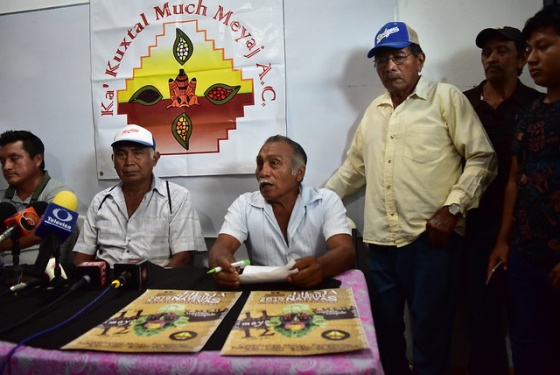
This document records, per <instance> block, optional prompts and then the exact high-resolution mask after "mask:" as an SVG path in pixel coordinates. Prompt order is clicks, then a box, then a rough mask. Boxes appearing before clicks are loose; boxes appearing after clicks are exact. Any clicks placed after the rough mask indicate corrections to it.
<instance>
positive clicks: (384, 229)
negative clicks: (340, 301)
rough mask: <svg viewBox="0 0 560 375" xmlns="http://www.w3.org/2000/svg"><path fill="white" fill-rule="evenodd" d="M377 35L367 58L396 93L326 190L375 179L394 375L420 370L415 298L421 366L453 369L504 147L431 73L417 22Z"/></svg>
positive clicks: (384, 337)
mask: <svg viewBox="0 0 560 375" xmlns="http://www.w3.org/2000/svg"><path fill="white" fill-rule="evenodd" d="M374 42H375V44H374V47H373V48H372V49H371V50H370V51H369V53H368V54H367V56H368V57H369V58H372V57H373V58H374V62H375V68H376V71H377V74H378V75H379V78H380V79H381V82H382V83H383V86H384V87H385V88H386V89H387V92H385V93H384V94H383V95H381V96H379V97H378V98H376V99H375V100H374V101H373V102H372V103H371V104H370V106H369V107H368V109H367V110H366V112H365V114H364V116H363V118H362V121H361V123H360V125H359V127H358V129H357V131H356V133H355V135H354V139H353V142H352V145H351V146H350V149H349V150H348V153H347V158H346V160H345V161H344V163H343V164H342V166H341V167H340V168H339V169H338V171H336V172H335V174H334V175H333V176H332V177H331V178H330V179H329V181H328V182H327V184H326V187H327V188H329V189H331V190H334V191H335V192H337V193H338V194H339V195H340V196H341V197H342V198H344V197H346V196H347V195H349V194H351V193H353V192H356V191H358V190H359V189H361V188H362V187H363V186H365V210H364V211H365V218H364V231H363V233H364V236H363V237H364V242H366V243H368V244H369V250H370V251H369V260H368V262H369V270H370V272H369V275H368V277H369V284H370V285H369V286H370V297H371V304H372V312H373V317H374V322H375V327H376V332H377V338H378V344H379V351H380V354H381V361H382V363H383V368H384V370H385V372H386V374H388V375H391V374H407V373H411V369H410V366H409V364H408V361H407V359H406V355H405V354H406V341H405V338H404V330H405V323H404V319H403V313H404V306H405V302H406V303H408V306H409V308H410V312H411V316H412V318H413V320H414V330H413V332H414V337H413V369H414V373H415V374H432V375H433V374H444V373H447V372H448V371H449V357H450V355H449V354H450V346H451V331H452V323H453V315H454V295H455V294H456V285H457V280H458V275H459V265H460V258H461V255H460V251H461V247H462V246H461V242H462V236H463V234H464V216H465V214H466V212H467V211H468V210H469V209H471V208H474V207H476V206H477V205H478V202H479V200H480V197H481V195H482V193H483V192H484V190H485V189H486V187H487V186H488V185H489V184H490V182H491V181H492V179H493V178H494V176H495V173H496V169H497V165H496V158H495V153H494V150H493V148H492V145H491V143H490V141H489V139H488V137H487V136H486V133H485V132H484V129H483V127H482V124H481V123H480V121H479V119H478V117H477V115H476V113H475V112H474V110H473V108H472V106H471V105H470V103H469V102H468V100H467V98H466V97H465V96H464V95H463V94H462V92H461V91H460V90H459V89H458V88H456V87H454V86H451V85H449V84H446V83H436V82H429V81H428V80H427V79H425V78H424V77H422V76H421V74H420V73H421V71H422V67H423V66H424V62H425V60H426V56H425V54H424V52H423V51H422V48H421V47H420V42H419V40H418V34H417V33H416V32H415V31H414V30H413V29H412V28H411V27H410V26H408V25H407V24H405V23H403V22H390V23H388V24H386V25H385V26H383V27H382V28H381V29H380V30H379V32H378V33H377V34H376V36H375V41H374Z"/></svg>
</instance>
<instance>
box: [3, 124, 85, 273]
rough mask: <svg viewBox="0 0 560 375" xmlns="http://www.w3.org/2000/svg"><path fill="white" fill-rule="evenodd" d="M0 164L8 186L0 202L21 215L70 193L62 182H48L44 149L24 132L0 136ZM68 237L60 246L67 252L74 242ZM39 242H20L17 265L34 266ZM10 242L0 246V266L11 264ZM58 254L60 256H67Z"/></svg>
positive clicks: (33, 238) (34, 239) (27, 239)
mask: <svg viewBox="0 0 560 375" xmlns="http://www.w3.org/2000/svg"><path fill="white" fill-rule="evenodd" d="M0 164H2V174H3V175H4V178H5V179H6V182H8V188H7V189H6V190H0V201H2V202H10V203H12V204H13V205H14V206H15V207H16V209H17V211H21V210H23V209H24V208H26V207H27V205H29V204H30V203H33V202H36V201H42V202H50V201H52V200H53V198H54V197H55V195H56V194H57V193H59V192H61V191H72V190H71V189H70V188H69V187H68V186H66V185H64V184H63V183H62V182H60V181H58V180H56V179H54V178H51V177H50V176H49V172H48V171H46V170H45V145H44V144H43V142H42V141H41V139H39V137H37V136H36V135H35V134H33V133H31V132H29V131H27V130H8V131H6V132H4V133H2V134H1V135H0ZM76 236H77V231H76V232H75V235H72V236H70V237H69V238H68V239H67V240H66V241H65V243H64V244H63V246H68V247H69V248H70V249H71V247H72V246H73V245H74V242H75V241H76ZM40 241H41V238H39V237H37V236H35V235H30V236H26V237H23V238H21V239H20V247H21V255H20V264H34V263H35V260H36V259H37V255H38V253H39V242H40ZM11 249H12V240H6V241H3V242H1V243H0V251H1V253H0V258H1V261H2V263H4V264H11V263H12V255H11V253H10V252H9V251H8V250H11ZM69 253H70V250H69V251H61V254H69Z"/></svg>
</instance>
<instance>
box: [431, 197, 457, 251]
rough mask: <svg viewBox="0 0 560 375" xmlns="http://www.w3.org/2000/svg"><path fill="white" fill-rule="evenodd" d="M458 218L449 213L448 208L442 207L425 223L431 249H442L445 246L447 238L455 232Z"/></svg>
mask: <svg viewBox="0 0 560 375" xmlns="http://www.w3.org/2000/svg"><path fill="white" fill-rule="evenodd" d="M458 221H459V218H458V217H457V216H455V215H453V214H451V212H449V208H448V206H444V207H442V208H440V209H439V210H437V212H436V213H435V214H434V215H433V216H432V217H431V218H430V220H428V222H427V223H426V231H427V232H428V240H429V241H430V244H431V245H432V246H433V247H443V246H445V245H447V241H448V240H449V236H450V235H451V233H453V230H455V226H456V225H457V222H458Z"/></svg>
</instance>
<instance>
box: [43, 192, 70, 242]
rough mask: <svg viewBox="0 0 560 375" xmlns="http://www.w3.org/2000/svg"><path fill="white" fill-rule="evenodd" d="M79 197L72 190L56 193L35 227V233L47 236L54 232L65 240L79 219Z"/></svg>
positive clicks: (61, 240)
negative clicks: (77, 210)
mask: <svg viewBox="0 0 560 375" xmlns="http://www.w3.org/2000/svg"><path fill="white" fill-rule="evenodd" d="M77 208H78V198H77V197H76V194H74V193H72V192H70V191H61V192H59V193H58V194H56V195H55V196H54V198H53V200H52V202H50V203H49V204H48V205H47V207H46V209H45V215H43V219H42V220H41V222H40V223H39V225H38V226H37V229H35V235H36V236H39V237H46V236H47V235H50V234H54V235H56V236H57V238H58V239H59V240H60V242H64V241H65V240H66V239H67V238H68V237H70V235H71V234H72V231H73V230H74V226H75V225H76V221H77V220H78V213H77V212H76V209H77Z"/></svg>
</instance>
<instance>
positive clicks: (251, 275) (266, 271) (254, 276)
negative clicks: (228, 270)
mask: <svg viewBox="0 0 560 375" xmlns="http://www.w3.org/2000/svg"><path fill="white" fill-rule="evenodd" d="M295 264H296V261H295V260H291V261H290V262H289V263H288V264H286V265H285V266H282V267H270V266H251V265H249V266H246V267H245V268H244V269H243V273H242V274H241V275H239V279H240V280H241V284H257V283H273V282H279V281H287V280H288V276H289V275H291V274H292V273H296V272H298V270H297V268H296V269H292V268H293V267H294V265H295Z"/></svg>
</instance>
